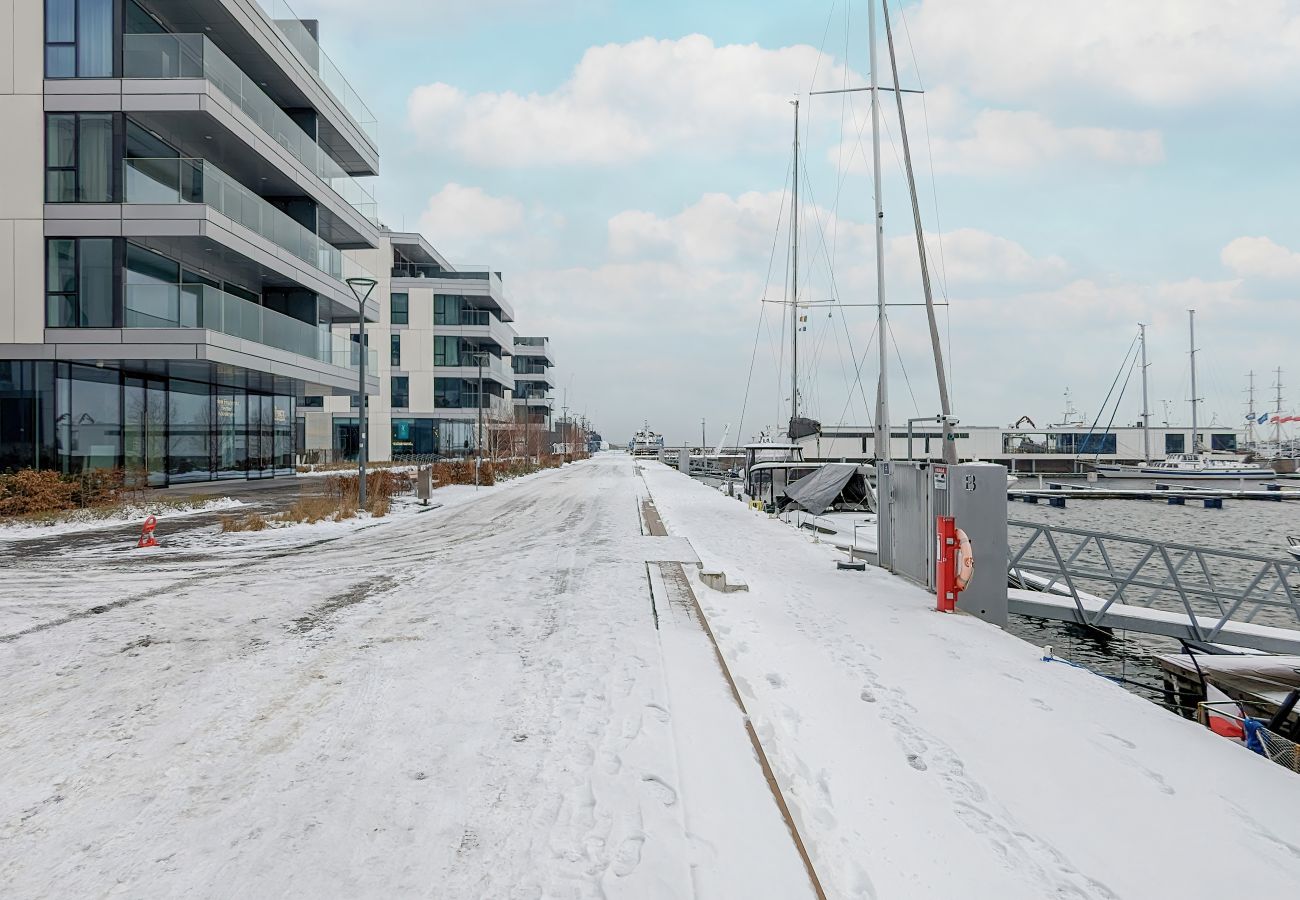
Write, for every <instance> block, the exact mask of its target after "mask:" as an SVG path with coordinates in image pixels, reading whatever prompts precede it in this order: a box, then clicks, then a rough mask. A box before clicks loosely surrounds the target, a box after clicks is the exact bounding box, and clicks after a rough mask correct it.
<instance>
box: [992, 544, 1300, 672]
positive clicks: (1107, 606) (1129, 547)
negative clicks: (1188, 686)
mask: <svg viewBox="0 0 1300 900" xmlns="http://www.w3.org/2000/svg"><path fill="white" fill-rule="evenodd" d="M1007 525H1008V537H1009V542H1008V546H1009V549H1010V554H1009V562H1008V578H1009V583H1010V585H1011V586H1012V587H1013V588H1014V587H1019V588H1021V589H1026V590H1034V591H1042V592H1045V593H1048V594H1054V595H1057V596H1060V597H1068V598H1069V600H1070V601H1071V603H1072V605H1073V607H1074V609H1073V610H1072V612H1073V615H1072V616H1071V617H1070V618H1071V619H1072V620H1074V621H1077V622H1079V623H1081V624H1085V625H1090V626H1093V627H1096V628H1108V627H1122V628H1125V629H1129V630H1133V629H1136V630H1143V626H1142V622H1143V621H1149V622H1150V623H1151V627H1150V628H1149V629H1146V630H1150V631H1151V632H1152V633H1158V634H1175V632H1174V631H1171V630H1170V627H1169V626H1170V624H1171V623H1170V620H1171V618H1172V617H1171V616H1170V615H1169V614H1170V613H1175V614H1181V615H1180V616H1178V618H1179V619H1180V622H1179V626H1180V630H1179V632H1178V633H1186V634H1188V635H1189V636H1190V637H1192V638H1193V639H1195V640H1199V641H1204V642H1207V643H1213V642H1216V641H1222V642H1224V643H1232V644H1237V645H1243V646H1256V647H1258V648H1259V649H1270V648H1271V647H1273V646H1276V644H1277V639H1279V638H1280V639H1281V640H1283V641H1284V642H1286V643H1290V642H1291V641H1292V640H1294V641H1295V642H1296V643H1300V631H1296V629H1300V560H1291V559H1283V558H1280V557H1268V556H1260V555H1256V554H1251V553H1242V552H1238V551H1235V550H1218V549H1212V548H1208V547H1194V546H1189V545H1185V544H1175V543H1169V542H1164V541H1155V540H1149V539H1147V538H1140V537H1132V536H1129V535H1121V534H1111V533H1108V532H1103V531H1090V530H1086V529H1082V528H1066V527H1059V526H1054V525H1043V524H1039V523H1036V522H1021V521H1014V520H1013V521H1009V522H1008V523H1007ZM1144 611H1150V613H1149V614H1146V615H1144ZM1182 615H1185V616H1186V621H1185V622H1184V621H1181V616H1182ZM1119 621H1122V622H1123V624H1122V625H1117V624H1116V623H1117V622H1119ZM1135 623H1136V624H1135ZM1273 632H1277V633H1279V634H1272V633H1273ZM1291 634H1294V638H1292V637H1291ZM1252 636H1254V637H1252ZM1256 638H1257V639H1256Z"/></svg>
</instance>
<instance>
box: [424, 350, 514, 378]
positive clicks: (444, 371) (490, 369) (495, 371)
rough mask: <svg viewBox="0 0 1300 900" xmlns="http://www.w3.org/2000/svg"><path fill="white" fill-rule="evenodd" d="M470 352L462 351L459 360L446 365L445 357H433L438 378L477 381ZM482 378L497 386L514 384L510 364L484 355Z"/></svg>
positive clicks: (474, 364)
mask: <svg viewBox="0 0 1300 900" xmlns="http://www.w3.org/2000/svg"><path fill="white" fill-rule="evenodd" d="M473 353H474V351H472V350H462V351H461V352H460V354H459V359H458V360H457V361H456V362H452V363H450V364H449V363H448V362H447V361H446V357H445V356H443V357H439V356H438V355H435V356H434V360H433V365H434V367H435V369H437V370H438V371H437V375H438V377H439V378H443V377H452V378H456V377H459V378H464V379H470V380H473V379H477V378H478V372H479V367H478V363H477V362H476V360H475V358H474V355H473ZM483 377H484V378H490V379H492V380H493V381H496V382H497V383H499V384H502V385H505V386H506V387H510V386H511V385H513V384H514V372H513V371H512V370H511V368H510V364H509V363H508V362H506V361H505V360H504V359H502V358H501V357H499V356H494V355H492V354H491V353H486V355H485V358H484V360H483Z"/></svg>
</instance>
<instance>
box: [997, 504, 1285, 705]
mask: <svg viewBox="0 0 1300 900" xmlns="http://www.w3.org/2000/svg"><path fill="white" fill-rule="evenodd" d="M1101 486H1110V485H1109V483H1105V482H1103V483H1101ZM1123 486H1124V487H1125V488H1132V489H1143V488H1153V487H1154V484H1153V483H1150V482H1143V481H1136V480H1135V481H1125V482H1124V483H1123ZM1198 486H1199V485H1198ZM1204 486H1206V487H1212V485H1204ZM1288 486H1289V485H1288ZM1007 514H1008V518H1010V519H1012V520H1019V521H1024V522H1034V523H1041V524H1044V525H1058V526H1066V527H1072V528H1082V529H1087V530H1092V531H1105V532H1109V533H1112V534H1121V535H1126V536H1131V537H1139V538H1145V539H1148V540H1158V541H1163V542H1169V543H1177V544H1188V545H1192V546H1197V547H1206V548H1213V549H1218V550H1230V551H1238V552H1241V553H1250V554H1253V555H1257V556H1267V557H1272V558H1277V559H1290V557H1289V556H1288V555H1287V552H1286V550H1285V546H1286V536H1287V535H1288V534H1300V502H1279V503H1271V502H1266V501H1256V500H1235V501H1234V500H1225V501H1224V503H1223V508H1222V509H1205V508H1204V507H1203V506H1202V505H1201V504H1193V503H1191V502H1190V501H1189V502H1188V504H1187V505H1185V506H1177V505H1172V506H1171V505H1169V504H1167V503H1163V502H1160V501H1158V500H1150V501H1146V500H1077V499H1076V500H1075V501H1073V502H1069V501H1067V503H1066V507H1065V509H1059V508H1054V507H1050V506H1047V505H1046V504H1041V503H1040V504H1037V505H1034V504H1028V503H1021V502H1008V509H1007ZM1169 608H1171V609H1172V608H1173V607H1169ZM1257 621H1259V623H1260V624H1276V625H1280V626H1282V627H1291V628H1294V627H1296V623H1295V621H1294V619H1290V620H1284V619H1278V620H1276V621H1273V622H1268V621H1267V619H1266V618H1264V617H1263V616H1261V617H1260V618H1259V619H1258V620H1257ZM1009 630H1010V631H1012V632H1013V633H1014V634H1016V635H1017V636H1019V637H1021V638H1023V639H1025V640H1027V641H1030V642H1032V643H1034V644H1036V645H1039V646H1044V645H1051V646H1052V647H1053V650H1054V653H1055V654H1056V655H1057V656H1059V657H1062V658H1064V659H1068V660H1070V661H1072V662H1076V663H1079V664H1081V665H1085V666H1087V667H1088V668H1090V669H1093V670H1094V671H1096V672H1099V673H1101V674H1104V675H1106V676H1108V677H1111V678H1114V679H1115V680H1117V681H1119V682H1120V683H1122V684H1123V685H1124V686H1125V687H1127V688H1128V689H1130V690H1132V691H1134V692H1135V693H1138V694H1140V695H1142V696H1145V697H1148V698H1149V699H1151V700H1154V701H1156V702H1158V703H1162V704H1166V698H1165V696H1164V691H1163V688H1162V685H1163V680H1162V678H1161V670H1160V668H1159V666H1158V665H1157V664H1156V662H1155V656H1156V655H1158V654H1162V653H1177V652H1180V647H1179V645H1178V642H1177V641H1173V640H1169V639H1166V638H1161V637H1157V636H1154V635H1146V634H1136V633H1132V632H1128V633H1124V632H1116V633H1115V634H1114V635H1113V636H1109V637H1107V636H1103V635H1099V634H1098V633H1096V632H1093V631H1091V630H1089V629H1086V628H1081V627H1078V626H1073V625H1067V624H1064V623H1061V622H1052V621H1047V620H1042V619H1033V618H1028V617H1023V616H1013V617H1012V622H1011V623H1010V626H1009ZM1166 705H1168V704H1166Z"/></svg>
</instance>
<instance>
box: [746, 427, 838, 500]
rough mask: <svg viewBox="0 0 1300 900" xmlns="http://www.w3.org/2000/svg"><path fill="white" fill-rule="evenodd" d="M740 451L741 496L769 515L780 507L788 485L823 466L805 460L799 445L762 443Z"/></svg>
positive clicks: (748, 445) (750, 445) (747, 445)
mask: <svg viewBox="0 0 1300 900" xmlns="http://www.w3.org/2000/svg"><path fill="white" fill-rule="evenodd" d="M741 449H743V450H744V452H745V467H744V473H743V475H744V483H745V494H746V495H747V496H748V497H749V499H751V500H757V501H758V502H760V503H762V504H763V506H764V508H765V509H770V510H772V511H773V512H775V511H776V510H777V509H779V508H780V506H781V501H782V498H783V497H784V496H785V489H786V487H787V486H788V485H791V484H794V483H795V482H796V481H798V480H799V479H801V478H803V477H804V476H806V475H811V474H812V473H813V472H815V471H816V470H817V469H820V468H821V467H822V465H823V463H819V462H809V461H807V460H805V459H804V458H803V447H802V446H800V445H799V444H781V443H776V442H772V441H763V442H760V443H756V444H746V445H745V446H744V447H743V448H741Z"/></svg>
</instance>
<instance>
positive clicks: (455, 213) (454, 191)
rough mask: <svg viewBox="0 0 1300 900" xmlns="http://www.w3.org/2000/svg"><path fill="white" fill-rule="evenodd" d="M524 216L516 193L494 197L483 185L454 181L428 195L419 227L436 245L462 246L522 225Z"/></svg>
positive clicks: (507, 231) (439, 246) (513, 229)
mask: <svg viewBox="0 0 1300 900" xmlns="http://www.w3.org/2000/svg"><path fill="white" fill-rule="evenodd" d="M524 218H525V212H524V205H523V204H522V203H520V202H519V201H518V200H516V199H514V198H513V197H493V196H492V195H491V194H488V193H487V192H486V191H484V190H483V189H481V188H476V187H465V186H464V185H460V184H456V183H455V182H452V183H450V184H447V185H446V186H445V187H443V189H442V190H440V191H439V192H438V193H436V194H434V195H433V196H432V197H430V198H429V202H428V204H427V205H426V206H425V209H424V212H423V213H422V214H421V216H420V230H421V231H422V232H423V233H424V235H425V236H426V237H427V238H428V239H429V240H430V241H431V242H432V243H433V245H434V246H435V247H438V248H440V249H442V248H444V247H448V246H452V245H455V246H456V247H458V248H462V249H463V248H464V247H466V246H473V245H474V244H476V243H479V242H481V241H482V240H483V239H485V238H491V237H496V236H498V235H502V234H506V233H509V232H512V231H515V230H517V229H519V228H520V227H521V226H522V225H523V224H524Z"/></svg>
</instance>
